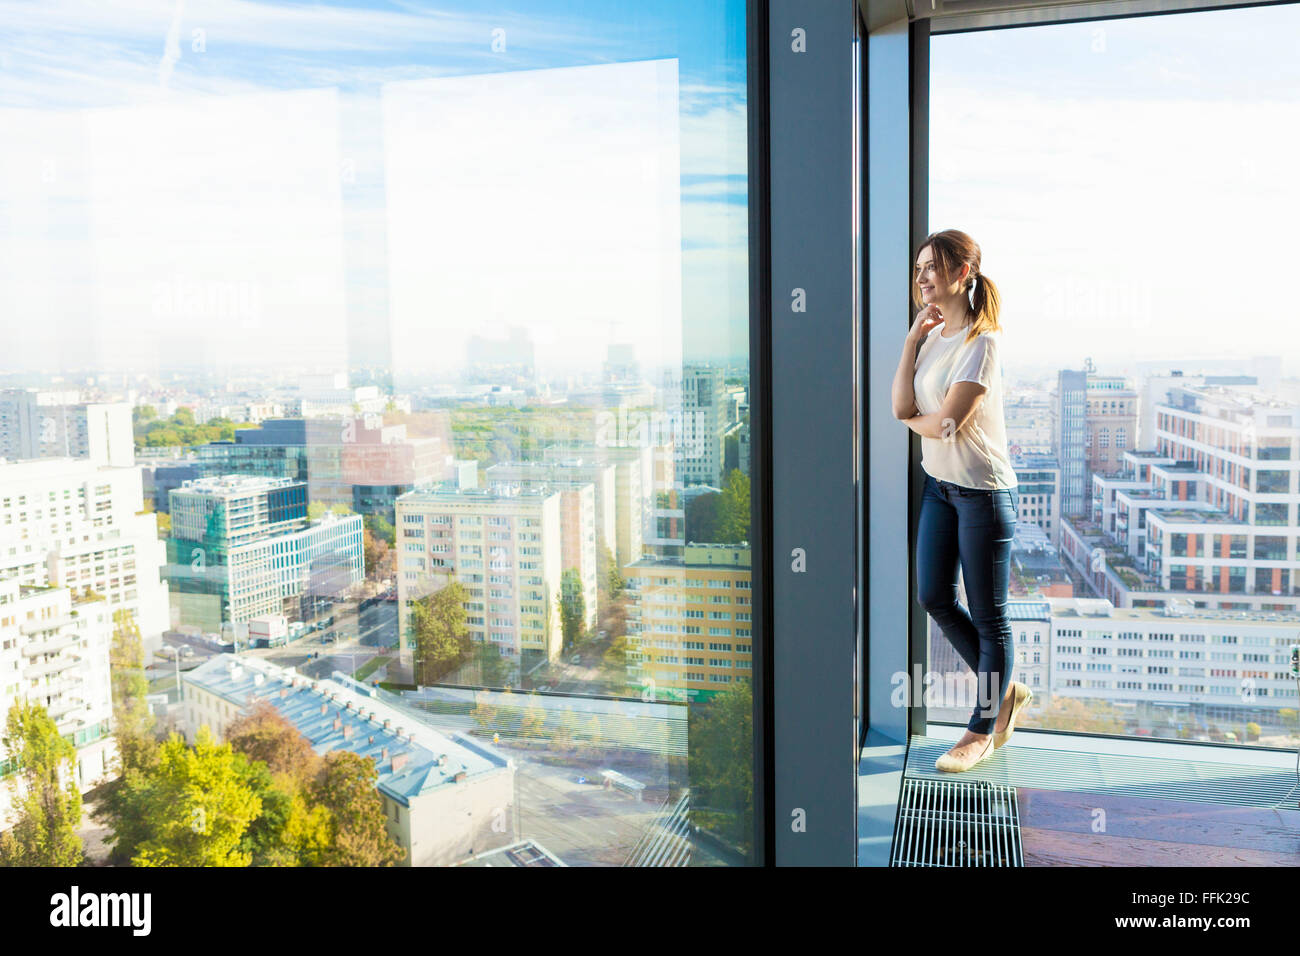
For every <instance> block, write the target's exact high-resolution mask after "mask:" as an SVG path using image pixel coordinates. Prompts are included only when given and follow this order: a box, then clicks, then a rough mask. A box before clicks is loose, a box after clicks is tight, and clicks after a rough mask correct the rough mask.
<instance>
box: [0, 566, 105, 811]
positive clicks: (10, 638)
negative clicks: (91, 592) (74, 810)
mask: <svg viewBox="0 0 1300 956" xmlns="http://www.w3.org/2000/svg"><path fill="white" fill-rule="evenodd" d="M112 635H113V607H112V606H111V605H110V604H109V603H108V602H107V601H105V600H103V599H102V598H98V597H95V598H86V597H78V596H74V595H73V593H72V592H71V591H70V590H68V589H67V588H62V587H48V586H46V587H42V586H36V585H28V584H21V583H20V582H19V581H18V580H17V579H16V578H4V579H0V715H6V714H8V713H9V708H10V707H12V706H13V705H14V704H15V703H17V702H20V701H30V702H33V703H37V704H40V705H41V706H42V707H44V708H45V710H46V713H48V714H49V715H50V718H51V719H52V720H53V721H54V722H55V724H56V726H57V727H58V729H59V733H60V734H61V735H62V736H63V737H65V738H66V739H67V740H68V741H69V742H70V743H72V745H73V746H74V747H76V750H77V766H76V777H77V782H78V785H79V786H80V788H81V790H82V792H83V793H84V792H85V791H87V790H89V789H90V788H91V787H93V786H94V785H95V784H96V783H98V782H100V781H101V780H103V779H104V777H105V776H106V775H108V774H110V773H111V772H112V761H113V757H114V755H115V753H116V751H115V748H114V746H113V740H112V737H111V736H110V730H111V720H112V715H113V704H112V689H111V687H110V683H109V649H110V647H111V645H112ZM0 719H3V717H0ZM9 756H10V755H9V754H8V753H7V752H6V750H5V747H4V745H3V743H0V829H4V828H5V827H6V826H7V818H8V813H9V810H10V809H11V805H12V792H11V790H10V788H9V787H8V786H6V784H7V783H8V780H6V779H3V778H7V777H8V776H9V775H10V774H11V772H12V769H13V768H12V764H11V763H10V760H9Z"/></svg>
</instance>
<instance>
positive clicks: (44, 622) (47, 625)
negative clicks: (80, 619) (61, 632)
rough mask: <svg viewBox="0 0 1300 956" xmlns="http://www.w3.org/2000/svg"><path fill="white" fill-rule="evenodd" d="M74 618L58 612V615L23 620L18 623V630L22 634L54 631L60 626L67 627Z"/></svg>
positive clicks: (73, 621) (74, 621) (73, 622)
mask: <svg viewBox="0 0 1300 956" xmlns="http://www.w3.org/2000/svg"><path fill="white" fill-rule="evenodd" d="M76 620H77V619H76V618H75V617H73V616H72V615H71V614H60V615H59V616H58V617H48V618H42V619H41V620H33V621H23V622H22V623H21V624H20V625H18V630H19V632H20V633H22V634H39V633H40V632H41V631H56V630H58V629H59V628H61V627H67V626H68V625H69V624H75V623H76Z"/></svg>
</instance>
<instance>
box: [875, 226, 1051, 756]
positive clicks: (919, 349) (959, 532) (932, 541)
mask: <svg viewBox="0 0 1300 956" xmlns="http://www.w3.org/2000/svg"><path fill="white" fill-rule="evenodd" d="M912 299H913V301H914V302H915V303H916V305H918V306H920V307H921V310H920V311H919V312H918V313H917V315H916V320H915V322H913V324H912V328H911V330H910V331H909V332H908V333H907V340H906V342H905V343H904V345H903V355H902V358H901V359H900V360H899V363H898V372H897V373H896V374H895V376H894V389H893V401H894V415H895V416H896V417H897V418H898V419H900V420H901V421H902V422H903V423H904V424H906V425H907V427H908V428H910V429H912V431H914V432H916V433H917V434H918V435H920V436H921V467H922V468H923V469H924V470H925V473H926V477H925V493H924V496H923V497H922V499H921V518H920V523H919V525H918V527H917V548H916V560H917V582H918V591H919V598H920V601H921V604H922V605H923V606H924V607H925V609H926V611H928V612H929V614H930V616H931V617H933V618H934V619H935V621H937V622H938V624H939V626H940V627H941V628H942V629H943V633H944V636H946V637H947V638H948V640H949V641H950V642H951V643H952V645H953V647H955V648H956V649H957V653H959V654H960V655H961V656H962V659H963V660H964V661H966V663H967V664H968V665H970V669H971V670H972V671H974V672H975V674H976V678H977V687H978V693H977V695H976V696H977V703H976V705H975V710H974V712H973V713H972V714H971V718H970V721H969V722H968V723H967V724H966V733H965V734H964V735H963V736H962V738H961V739H960V740H958V741H957V743H955V744H954V745H953V746H952V748H951V749H950V750H949V751H948V752H947V753H945V754H944V755H943V756H941V757H940V758H939V759H938V760H937V761H936V762H935V767H937V768H938V769H939V770H945V771H953V772H960V771H963V770H969V769H970V768H971V767H973V766H975V765H976V764H977V763H979V762H980V761H981V760H984V759H985V758H986V757H988V756H989V755H990V754H992V753H993V751H994V750H995V749H996V748H998V747H1001V746H1002V745H1003V744H1004V743H1006V741H1007V738H1009V737H1010V736H1011V733H1012V731H1013V730H1014V729H1015V723H1016V717H1017V715H1018V714H1019V713H1020V711H1021V710H1023V709H1024V707H1025V705H1026V704H1028V703H1029V700H1030V699H1031V698H1032V696H1033V694H1032V692H1031V691H1030V689H1029V688H1028V687H1026V686H1025V685H1024V684H1021V683H1018V682H1015V681H1012V680H1011V669H1012V667H1013V666H1014V663H1015V654H1014V651H1013V649H1012V645H1011V623H1010V621H1009V620H1008V619H1007V610H1006V603H1007V583H1008V580H1009V577H1010V560H1011V539H1012V537H1013V535H1014V533H1015V527H1016V517H1017V512H1018V509H1019V504H1020V500H1019V498H1020V493H1019V489H1018V487H1017V482H1016V475H1015V471H1014V470H1012V467H1011V460H1010V457H1009V456H1008V454H1007V439H1006V424H1005V422H1004V420H1003V416H1002V368H1001V362H1000V360H999V342H1000V338H1001V326H1000V325H999V324H998V311H999V306H1000V301H1001V300H1000V297H999V295H998V291H997V287H996V286H994V284H993V283H992V282H990V281H989V279H988V278H987V277H986V276H985V275H983V274H982V273H981V272H980V247H979V245H978V244H976V242H975V240H973V239H972V238H971V237H970V236H968V235H966V233H964V232H959V231H957V230H955V229H946V230H944V231H943V232H936V233H934V234H933V235H930V236H929V237H927V238H926V240H925V242H923V243H922V244H921V249H920V251H919V252H918V253H917V255H916V278H915V281H914V283H913V287H912ZM959 563H960V565H961V572H962V579H963V581H964V582H965V585H966V599H967V601H968V602H969V604H970V610H969V611H968V610H967V609H966V608H964V607H962V605H961V604H960V603H959V602H958V601H957V566H958V564H959Z"/></svg>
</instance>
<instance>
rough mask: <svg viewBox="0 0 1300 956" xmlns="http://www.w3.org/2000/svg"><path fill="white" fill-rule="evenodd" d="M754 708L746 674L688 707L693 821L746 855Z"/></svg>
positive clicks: (749, 840)
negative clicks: (709, 697) (722, 689)
mask: <svg viewBox="0 0 1300 956" xmlns="http://www.w3.org/2000/svg"><path fill="white" fill-rule="evenodd" d="M753 708H754V703H753V696H752V690H751V688H750V684H749V681H748V680H740V681H737V682H735V683H733V684H732V685H731V686H729V687H728V688H727V689H726V690H724V691H722V692H721V693H719V694H717V695H715V696H714V697H713V698H712V699H711V700H708V701H706V702H703V703H696V704H693V705H691V707H690V710H689V712H688V730H689V734H690V737H689V739H690V761H689V763H688V773H689V775H690V783H691V795H692V800H691V802H692V805H693V809H692V812H691V819H692V822H694V823H695V824H696V825H697V826H699V827H701V828H702V829H708V830H711V831H713V832H714V833H716V834H717V835H718V836H720V837H722V838H723V839H724V840H726V841H728V842H730V843H732V844H733V845H735V846H737V847H739V848H740V849H741V851H742V852H744V853H745V855H746V856H749V855H750V854H751V853H752V851H753V827H754V772H753V759H754V753H753V734H754V709H753Z"/></svg>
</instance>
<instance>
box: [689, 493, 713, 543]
mask: <svg viewBox="0 0 1300 956" xmlns="http://www.w3.org/2000/svg"><path fill="white" fill-rule="evenodd" d="M686 540H687V541H699V542H719V541H721V540H722V495H721V494H720V493H719V492H716V491H707V492H705V493H704V494H701V495H696V496H695V497H694V498H692V499H690V501H688V502H687V504H686Z"/></svg>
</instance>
